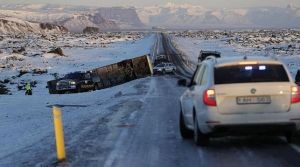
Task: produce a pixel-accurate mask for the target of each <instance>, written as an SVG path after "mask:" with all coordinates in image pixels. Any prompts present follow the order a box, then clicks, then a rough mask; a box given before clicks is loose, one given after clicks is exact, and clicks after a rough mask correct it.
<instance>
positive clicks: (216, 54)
mask: <svg viewBox="0 0 300 167" xmlns="http://www.w3.org/2000/svg"><path fill="white" fill-rule="evenodd" d="M208 56H214V57H216V58H220V57H221V53H220V52H217V51H204V50H201V51H200V54H199V56H198V62H199V63H200V62H201V61H203V60H205V59H206V58H207V57H208Z"/></svg>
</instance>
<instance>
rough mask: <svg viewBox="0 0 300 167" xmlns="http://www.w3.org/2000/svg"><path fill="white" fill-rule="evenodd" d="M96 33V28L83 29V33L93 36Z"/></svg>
mask: <svg viewBox="0 0 300 167" xmlns="http://www.w3.org/2000/svg"><path fill="white" fill-rule="evenodd" d="M98 32H99V28H98V27H86V28H85V29H83V33H88V34H93V33H98Z"/></svg>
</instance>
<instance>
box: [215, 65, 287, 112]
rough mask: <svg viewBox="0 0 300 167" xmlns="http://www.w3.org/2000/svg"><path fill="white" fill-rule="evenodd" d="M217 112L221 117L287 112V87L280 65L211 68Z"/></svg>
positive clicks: (285, 74) (284, 71)
mask: <svg viewBox="0 0 300 167" xmlns="http://www.w3.org/2000/svg"><path fill="white" fill-rule="evenodd" d="M214 79H215V91H216V100H217V107H218V111H219V112H220V113H222V114H238V113H282V112H287V111H289V108H290V103H291V84H290V81H289V77H288V75H287V72H286V70H285V68H284V67H283V66H282V65H281V64H261V65H235V66H227V67H219V68H215V72H214Z"/></svg>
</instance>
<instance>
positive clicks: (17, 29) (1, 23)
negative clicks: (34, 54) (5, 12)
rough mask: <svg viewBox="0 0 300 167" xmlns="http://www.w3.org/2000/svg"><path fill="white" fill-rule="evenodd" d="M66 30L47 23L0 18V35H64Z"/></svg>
mask: <svg viewBox="0 0 300 167" xmlns="http://www.w3.org/2000/svg"><path fill="white" fill-rule="evenodd" d="M67 31H68V30H67V29H66V28H64V27H63V26H57V25H53V24H49V23H32V22H28V21H23V20H21V19H17V18H12V17H3V18H0V34H18V33H37V34H44V33H56V34H60V33H66V32H67Z"/></svg>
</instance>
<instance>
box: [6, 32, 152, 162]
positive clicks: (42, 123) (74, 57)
mask: <svg viewBox="0 0 300 167" xmlns="http://www.w3.org/2000/svg"><path fill="white" fill-rule="evenodd" d="M144 35H145V36H144V37H143V38H137V39H131V40H123V41H122V40H119V42H114V43H111V44H107V45H106V47H88V48H84V47H69V48H63V51H64V54H65V56H59V55H57V54H52V53H51V54H50V53H43V54H41V55H38V56H28V55H26V54H24V53H23V54H20V53H18V54H16V53H9V52H8V51H4V52H3V53H1V54H0V62H1V64H2V65H6V64H7V63H8V64H10V63H11V64H13V65H12V66H11V67H9V68H0V80H3V79H9V83H7V84H6V86H7V87H8V88H10V91H11V93H12V95H1V96H0V106H1V107H0V138H1V140H0V145H1V149H0V166H7V165H9V166H14V165H12V162H11V159H10V158H11V156H10V155H20V154H21V153H20V152H27V151H30V149H26V148H27V147H31V146H32V145H39V144H41V143H40V142H41V141H46V143H49V142H50V145H49V146H44V147H53V146H54V145H53V144H54V139H53V128H52V127H53V124H52V113H51V106H52V105H55V104H59V105H67V106H66V107H63V109H62V110H63V119H64V124H65V129H66V134H68V133H73V134H74V131H75V130H76V129H78V128H79V127H80V124H81V123H82V122H84V121H91V119H92V118H99V117H97V116H99V115H105V114H106V113H107V112H108V110H107V108H108V107H110V106H113V105H116V104H118V103H120V101H124V100H126V99H127V98H130V99H135V95H136V96H137V98H136V100H140V99H142V95H141V91H142V90H140V88H137V85H139V84H140V83H141V82H144V81H145V80H147V78H145V79H141V80H136V81H132V82H129V83H126V84H123V85H120V86H116V87H113V88H108V89H104V90H99V91H94V92H87V93H80V94H67V95H50V94H49V93H48V89H46V88H45V87H46V81H48V80H51V79H53V75H52V74H54V73H58V74H60V75H61V74H66V73H68V72H74V71H84V70H89V69H93V68H96V67H100V66H104V65H107V64H111V63H115V62H118V61H121V60H124V59H128V58H132V57H135V56H140V55H144V54H149V53H150V52H151V49H152V45H153V43H154V40H155V36H154V35H151V34H150V35H149V34H144ZM29 48H31V49H32V47H29ZM40 50H42V49H37V51H40ZM12 56H16V57H17V58H19V59H20V60H11V59H7V58H8V57H12ZM23 68H28V69H29V71H30V70H32V69H35V68H42V69H47V70H48V73H47V74H42V75H39V74H32V72H29V73H27V74H24V75H22V76H20V77H17V75H18V74H19V70H20V69H23ZM23 80H24V81H33V80H34V81H36V82H37V87H34V88H33V95H32V96H25V95H24V91H18V90H17V85H18V83H19V82H21V81H23ZM146 85H147V84H146ZM126 94H130V95H131V96H126ZM69 105H74V106H69ZM67 136H68V135H67ZM69 140H71V139H69ZM48 149H50V150H51V152H49V154H53V157H54V153H55V152H54V148H48ZM31 151H32V150H31ZM35 151H36V152H38V151H37V150H35ZM31 156H32V155H31ZM14 158H15V157H14ZM20 158H21V159H25V160H26V158H28V157H27V156H26V153H24V154H22V157H20ZM28 159H30V158H28ZM35 163H36V162H35Z"/></svg>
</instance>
